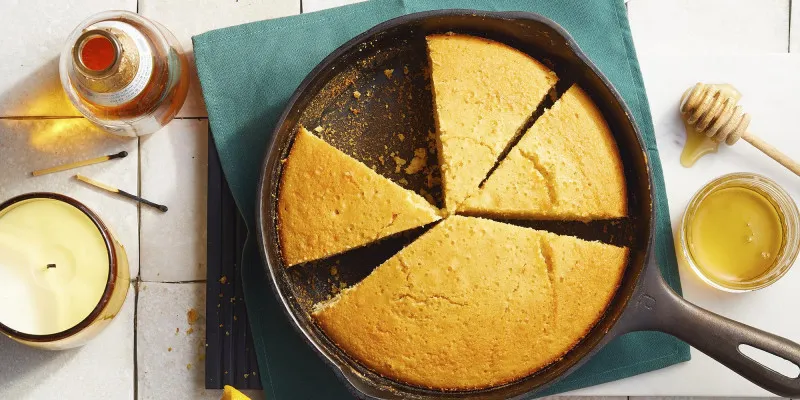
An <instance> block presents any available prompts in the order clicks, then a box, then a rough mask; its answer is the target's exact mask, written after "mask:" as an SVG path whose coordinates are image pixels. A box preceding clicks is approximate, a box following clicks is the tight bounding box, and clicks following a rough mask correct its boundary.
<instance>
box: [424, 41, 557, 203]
mask: <svg viewBox="0 0 800 400" xmlns="http://www.w3.org/2000/svg"><path fill="white" fill-rule="evenodd" d="M427 42H428V56H429V57H430V66H431V78H432V81H433V85H432V86H433V94H434V96H433V97H434V103H435V116H436V124H437V133H438V135H437V145H438V147H439V166H440V168H441V170H442V184H443V186H444V198H445V207H446V208H447V210H448V211H454V210H456V208H457V207H458V205H459V204H460V203H462V202H463V201H464V200H465V199H466V198H467V197H468V196H469V195H470V194H471V193H473V192H474V191H476V190H477V189H478V185H479V184H480V182H481V181H483V179H484V178H485V177H486V174H487V173H488V172H489V170H490V169H491V168H492V167H493V166H494V164H495V162H496V161H497V157H498V156H499V155H500V153H501V152H502V151H503V150H504V149H505V147H506V145H507V144H508V142H509V141H510V140H511V139H512V138H513V137H514V136H515V135H516V133H517V131H518V130H519V129H520V128H521V127H522V125H523V124H524V123H525V121H526V120H527V119H528V117H530V116H531V114H532V113H533V111H534V110H535V109H536V106H537V105H538V104H539V102H540V101H541V100H542V99H543V98H544V96H545V95H546V94H547V92H548V91H549V89H550V88H551V87H552V86H553V85H554V84H555V82H556V80H557V79H558V78H557V77H556V75H555V73H553V72H552V71H550V70H549V69H548V68H547V67H545V66H544V65H542V64H541V63H539V62H538V61H536V60H534V59H533V58H531V57H530V56H528V55H527V54H524V53H522V52H521V51H519V50H516V49H514V48H511V47H509V46H507V45H504V44H501V43H498V42H494V41H491V40H488V39H483V38H478V37H474V36H467V35H454V34H444V35H431V36H428V37H427Z"/></svg>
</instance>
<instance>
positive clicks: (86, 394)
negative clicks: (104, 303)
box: [0, 288, 134, 400]
mask: <svg viewBox="0 0 800 400" xmlns="http://www.w3.org/2000/svg"><path fill="white" fill-rule="evenodd" d="M133 314H134V291H133V288H131V289H130V290H128V297H127V299H126V300H125V304H124V305H123V306H122V310H121V311H120V313H119V314H118V315H117V316H116V318H114V320H113V321H111V323H110V324H109V325H108V326H107V327H106V329H105V330H103V331H102V332H100V334H99V335H97V337H95V338H94V339H92V340H91V341H89V342H88V343H87V344H86V345H85V346H83V347H80V348H77V349H72V350H65V351H46V350H38V349H33V348H30V347H27V346H24V345H21V344H19V343H17V342H14V341H13V340H11V339H9V338H7V337H5V336H3V335H0V355H2V356H0V359H2V362H0V399H9V400H11V399H13V400H51V399H68V400H71V399H110V400H133V399H134V397H133V392H134V390H133V383H134V376H133Z"/></svg>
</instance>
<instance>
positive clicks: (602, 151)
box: [458, 85, 628, 220]
mask: <svg viewBox="0 0 800 400" xmlns="http://www.w3.org/2000/svg"><path fill="white" fill-rule="evenodd" d="M627 210H628V206H627V190H626V187H625V176H624V174H623V169H622V161H621V159H620V156H619V150H618V149H617V145H616V142H615V141H614V137H613V135H612V134H611V130H610V129H609V127H608V125H607V124H606V121H605V119H604V118H603V115H602V114H601V113H600V110H599V109H598V108H597V106H595V104H594V103H593V102H592V100H591V99H590V98H589V96H588V95H587V94H586V93H585V92H584V91H583V90H582V89H581V88H580V87H578V86H576V85H574V86H572V87H571V88H570V89H569V90H568V91H567V92H566V93H565V94H564V95H563V96H562V97H561V98H560V99H559V100H558V101H557V102H556V103H555V104H554V105H553V107H552V108H551V109H549V110H547V111H546V112H545V113H544V115H542V116H541V117H540V118H539V120H537V121H536V123H535V124H534V125H533V126H532V127H531V128H530V129H529V130H528V131H527V132H526V133H525V135H524V136H523V137H522V139H521V140H520V141H519V143H518V144H517V145H516V146H515V147H514V148H513V149H512V150H511V152H510V153H509V154H508V156H507V157H506V158H505V159H504V160H503V161H501V162H500V165H499V166H498V167H497V169H496V170H495V171H494V173H493V174H492V175H491V176H490V177H489V178H488V179H487V180H486V182H485V183H484V184H483V186H482V187H481V189H480V190H478V191H477V193H475V194H474V195H472V196H471V197H470V198H468V199H467V201H465V202H464V203H463V204H462V205H461V207H459V209H458V211H463V212H466V213H470V214H472V213H477V214H481V215H487V216H499V217H521V218H541V219H572V220H590V219H609V218H618V217H624V216H626V215H627Z"/></svg>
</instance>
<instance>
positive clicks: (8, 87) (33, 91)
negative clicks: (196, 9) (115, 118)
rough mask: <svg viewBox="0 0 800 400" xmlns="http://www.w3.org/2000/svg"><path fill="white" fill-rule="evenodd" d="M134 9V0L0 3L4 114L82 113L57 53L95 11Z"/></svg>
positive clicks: (0, 98)
mask: <svg viewBox="0 0 800 400" xmlns="http://www.w3.org/2000/svg"><path fill="white" fill-rule="evenodd" d="M106 10H131V11H135V10H136V0H60V1H50V0H3V1H0V60H3V62H1V63H0V116H9V115H16V116H30V115H36V116H39V115H48V116H64V115H78V112H77V110H75V109H74V108H73V107H72V105H71V104H70V103H69V100H67V98H66V96H65V95H64V92H63V90H62V89H61V83H60V81H59V77H58V57H59V55H60V54H61V49H62V48H63V46H64V41H65V40H66V39H67V35H69V33H70V32H72V30H73V29H74V28H75V27H76V26H78V24H79V23H80V22H81V21H83V20H84V19H86V18H87V17H89V16H90V15H92V14H95V13H98V12H100V11H106Z"/></svg>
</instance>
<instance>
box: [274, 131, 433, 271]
mask: <svg viewBox="0 0 800 400" xmlns="http://www.w3.org/2000/svg"><path fill="white" fill-rule="evenodd" d="M440 218H441V217H440V216H439V214H438V210H437V209H436V208H435V207H433V206H431V205H430V203H428V202H427V201H426V200H425V199H424V198H422V197H421V196H419V195H418V194H416V193H414V192H412V191H410V190H406V189H403V188H402V187H400V186H399V185H397V184H395V183H394V182H392V181H390V180H389V179H387V178H385V177H383V176H381V175H379V174H378V173H376V172H375V171H373V170H371V169H370V168H368V167H367V166H366V165H364V164H362V163H360V162H358V161H357V160H355V159H353V158H351V157H349V156H348V155H346V154H344V153H343V152H341V151H339V150H337V149H336V148H334V147H333V146H331V145H330V144H328V143H326V142H325V141H323V140H322V139H319V138H317V137H316V136H314V135H313V134H311V133H310V132H308V131H307V130H306V129H305V128H303V127H301V128H300V129H299V131H298V133H297V136H296V138H295V141H294V144H293V145H292V149H291V151H290V153H289V157H288V158H287V159H286V162H285V163H284V166H283V172H282V176H281V185H280V189H279V195H278V230H279V237H280V245H281V253H282V255H283V258H284V262H285V263H286V265H287V266H292V265H296V264H299V263H302V262H307V261H313V260H317V259H320V258H324V257H328V256H332V255H334V254H338V253H341V252H344V251H346V250H349V249H353V248H356V247H360V246H363V245H365V244H368V243H370V242H373V241H376V240H378V239H381V238H383V237H386V236H389V235H392V234H395V233H398V232H402V231H405V230H408V229H412V228H415V227H418V226H422V225H425V224H428V223H430V222H433V221H436V220H438V219H440Z"/></svg>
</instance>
